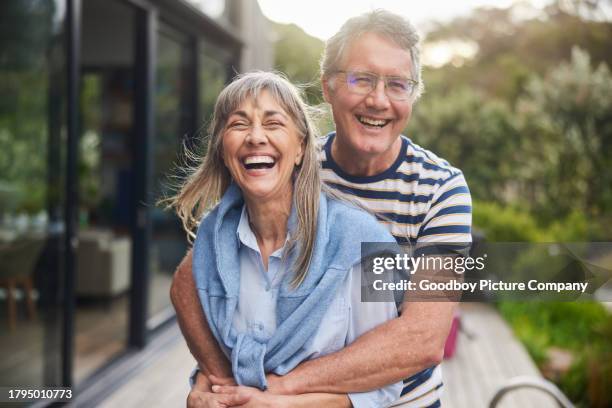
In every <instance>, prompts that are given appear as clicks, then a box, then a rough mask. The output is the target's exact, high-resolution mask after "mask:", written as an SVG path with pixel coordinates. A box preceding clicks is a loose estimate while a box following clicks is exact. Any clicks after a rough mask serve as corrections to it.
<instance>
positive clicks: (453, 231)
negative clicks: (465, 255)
mask: <svg viewBox="0 0 612 408" xmlns="http://www.w3.org/2000/svg"><path fill="white" fill-rule="evenodd" d="M426 242H451V243H466V244H469V243H471V242H472V197H471V195H470V190H469V189H468V186H467V183H466V181H465V178H464V177H463V174H462V173H461V172H458V173H456V174H454V175H452V176H451V177H449V178H448V179H447V180H446V181H445V182H444V183H443V184H442V185H441V186H440V187H439V188H438V190H437V191H436V192H435V193H434V195H433V197H432V201H431V205H430V207H429V211H428V212H427V215H426V216H425V219H424V220H423V223H422V224H421V228H420V229H419V233H418V236H417V243H426Z"/></svg>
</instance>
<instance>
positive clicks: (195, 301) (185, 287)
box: [170, 251, 232, 377]
mask: <svg viewBox="0 0 612 408" xmlns="http://www.w3.org/2000/svg"><path fill="white" fill-rule="evenodd" d="M191 263H192V253H191V251H189V252H188V253H187V255H185V258H183V260H182V261H181V263H180V265H179V266H178V268H177V270H176V272H175V273H174V278H173V280H172V286H171V287H170V299H171V300H172V304H173V305H174V309H175V310H176V316H177V319H178V323H179V327H180V328H181V332H182V333H183V337H184V338H185V341H186V342H187V346H188V347H189V351H190V352H191V354H192V355H193V357H194V358H195V359H196V361H197V363H198V366H199V367H200V370H201V371H202V372H203V373H204V374H206V375H210V374H214V375H216V376H218V377H232V370H231V366H230V364H229V361H227V358H226V357H225V355H224V354H223V352H222V351H221V348H220V347H219V345H218V344H217V340H216V339H215V338H214V336H213V334H212V332H211V331H210V328H209V327H208V323H207V322H206V317H205V316H204V312H203V311H202V305H201V304H200V299H199V297H198V293H197V291H196V287H195V281H194V280H193V274H192V273H191Z"/></svg>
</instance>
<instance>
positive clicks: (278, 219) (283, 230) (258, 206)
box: [245, 194, 292, 270]
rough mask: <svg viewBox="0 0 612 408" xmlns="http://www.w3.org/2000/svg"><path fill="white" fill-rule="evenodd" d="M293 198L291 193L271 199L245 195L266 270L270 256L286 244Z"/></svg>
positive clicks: (251, 223)
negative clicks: (257, 198) (263, 199)
mask: <svg viewBox="0 0 612 408" xmlns="http://www.w3.org/2000/svg"><path fill="white" fill-rule="evenodd" d="M291 200H292V196H291V194H289V195H286V196H284V197H282V198H281V199H275V200H269V201H260V200H249V199H248V198H246V197H245V203H246V206H247V212H248V214H249V225H250V226H251V230H253V234H255V238H257V245H258V246H259V251H260V252H261V257H262V260H263V262H264V266H265V268H266V270H267V269H268V257H269V256H270V255H271V254H272V253H273V252H274V251H276V250H277V249H279V248H282V246H283V245H284V244H285V240H286V238H287V223H288V221H289V215H290V214H291V203H292V201H291Z"/></svg>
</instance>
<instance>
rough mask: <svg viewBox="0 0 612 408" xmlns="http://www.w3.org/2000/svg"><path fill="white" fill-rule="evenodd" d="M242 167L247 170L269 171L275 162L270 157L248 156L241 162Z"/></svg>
mask: <svg viewBox="0 0 612 408" xmlns="http://www.w3.org/2000/svg"><path fill="white" fill-rule="evenodd" d="M242 165H243V166H244V168H246V169H247V170H261V169H271V168H272V167H274V166H275V165H276V160H275V159H274V157H272V156H249V157H246V158H245V159H244V160H243V161H242Z"/></svg>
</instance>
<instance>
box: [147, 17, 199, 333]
mask: <svg viewBox="0 0 612 408" xmlns="http://www.w3.org/2000/svg"><path fill="white" fill-rule="evenodd" d="M191 70H193V57H192V52H191V48H190V43H189V39H188V38H187V36H185V35H183V34H182V33H180V32H178V31H177V30H175V29H173V28H172V27H170V26H168V25H165V24H163V23H162V24H160V27H159V32H158V45H157V66H156V81H157V82H156V95H155V129H156V133H155V137H154V139H153V203H152V209H151V220H152V237H151V241H150V242H151V248H150V253H149V254H150V255H149V265H150V268H151V270H150V277H151V282H150V286H149V305H148V308H149V324H148V325H149V328H154V327H155V326H157V325H158V324H159V323H162V322H163V321H165V319H166V318H168V317H169V316H171V315H172V313H173V310H172V308H171V306H170V298H169V295H168V293H169V289H170V282H171V279H172V274H173V273H174V270H175V268H176V266H177V265H178V263H179V262H180V260H181V259H182V257H183V256H184V255H185V252H186V250H187V240H186V238H185V234H184V233H183V231H182V229H181V224H180V222H179V220H178V218H177V217H176V216H175V215H174V213H172V212H169V211H164V210H163V208H161V207H160V206H155V205H154V204H155V202H157V201H158V200H160V199H162V198H164V197H167V196H169V195H170V194H172V192H173V191H174V189H175V187H176V180H173V178H172V176H173V175H176V174H177V165H179V164H180V160H181V159H180V157H181V149H182V143H183V141H184V138H185V137H188V136H189V135H190V133H191V132H192V131H193V130H192V127H193V125H192V123H193V108H194V106H193V103H192V101H193V94H192V92H194V90H193V88H194V87H193V84H192V80H191V78H192V75H191Z"/></svg>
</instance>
